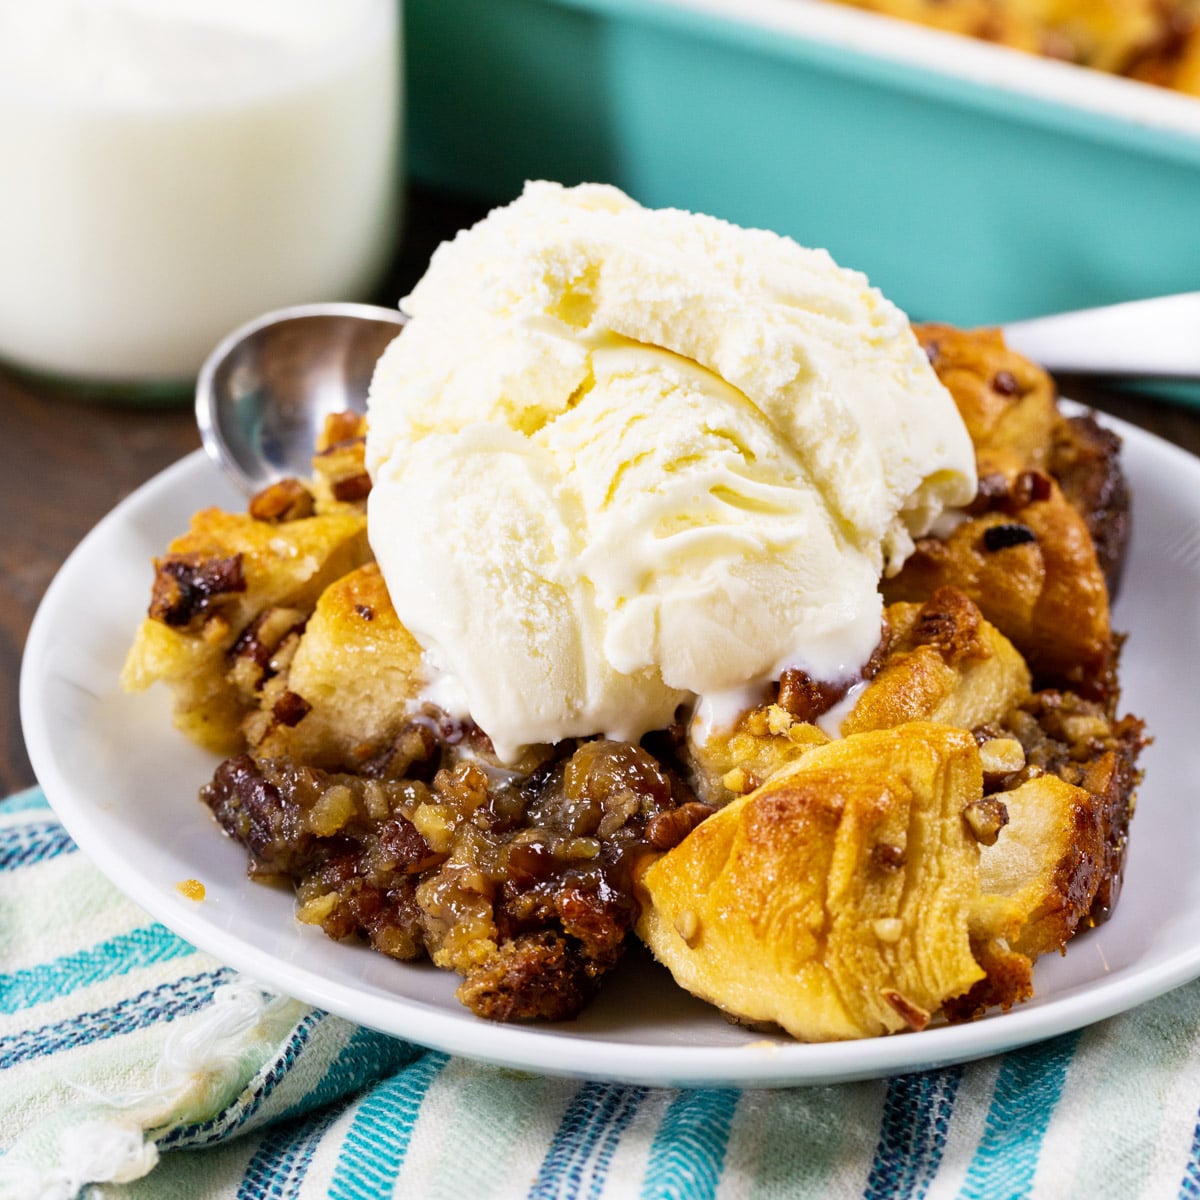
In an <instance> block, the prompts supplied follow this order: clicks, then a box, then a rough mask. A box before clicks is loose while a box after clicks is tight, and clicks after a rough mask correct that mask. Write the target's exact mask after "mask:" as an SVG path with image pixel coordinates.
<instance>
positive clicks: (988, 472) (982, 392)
mask: <svg viewBox="0 0 1200 1200" xmlns="http://www.w3.org/2000/svg"><path fill="white" fill-rule="evenodd" d="M915 328H916V332H917V336H918V338H919V340H920V341H921V343H922V345H923V346H924V347H925V349H926V353H927V354H928V355H929V358H930V362H931V363H932V364H933V367H934V369H935V371H937V373H938V377H939V378H940V379H941V380H942V382H943V383H944V384H945V385H946V387H947V389H948V390H949V391H950V394H951V395H952V396H953V397H954V400H955V403H956V405H957V407H958V409H959V412H960V414H961V415H962V417H963V421H964V423H965V424H966V426H967V429H968V431H969V432H970V434H971V438H972V441H973V442H974V444H975V449H976V462H977V467H978V473H979V489H978V492H977V494H976V497H975V500H974V502H973V504H972V505H971V506H970V507H969V509H968V510H967V514H966V518H967V519H966V520H964V521H963V522H962V523H961V524H959V525H958V526H957V527H956V528H954V529H953V530H952V531H950V532H949V533H948V534H947V535H946V536H944V537H942V538H938V537H929V538H923V539H921V540H920V541H919V542H918V544H917V549H916V552H915V553H914V554H913V555H912V556H911V557H910V559H909V560H908V562H906V563H905V566H904V569H903V570H902V571H901V572H900V574H899V575H898V576H897V577H896V578H894V579H891V580H885V581H884V593H885V595H886V596H887V598H888V599H889V600H921V599H923V598H924V597H926V596H928V595H929V594H930V593H931V592H932V591H933V590H934V589H935V588H936V587H938V586H941V585H943V584H953V585H955V586H957V587H959V588H961V589H962V590H963V591H965V592H966V593H967V594H968V595H969V596H971V598H972V599H973V600H975V601H976V603H978V604H979V606H980V607H981V609H982V610H983V612H984V615H985V616H986V617H987V618H988V620H989V621H991V622H992V623H994V624H995V625H996V626H997V627H998V628H999V629H1000V630H1001V631H1002V632H1003V633H1004V634H1005V635H1006V636H1007V637H1009V638H1010V639H1011V640H1012V642H1013V643H1014V644H1015V645H1016V647H1017V648H1018V649H1019V650H1020V651H1021V653H1022V654H1023V655H1024V657H1025V659H1026V661H1027V662H1028V663H1029V666H1030V669H1031V670H1032V671H1033V674H1034V677H1035V680H1036V681H1037V682H1038V684H1039V685H1040V686H1059V687H1064V688H1067V689H1070V690H1073V691H1075V692H1078V693H1080V694H1081V695H1084V696H1087V697H1088V698H1090V699H1098V700H1102V701H1105V702H1108V703H1110V704H1115V700H1116V651H1117V643H1116V640H1115V639H1114V637H1113V633H1112V629H1111V626H1110V621H1109V600H1110V584H1111V585H1113V586H1115V583H1116V581H1117V579H1118V578H1119V573H1120V564H1121V562H1122V561H1123V559H1124V554H1125V546H1126V542H1127V539H1128V534H1129V502H1130V500H1129V489H1128V487H1127V485H1126V482H1125V479H1124V475H1123V474H1122V472H1121V468H1120V461H1119V450H1120V441H1119V439H1118V438H1117V437H1116V435H1114V434H1112V433H1111V432H1109V431H1106V430H1103V429H1101V427H1100V426H1099V425H1097V423H1096V422H1095V420H1094V418H1091V417H1082V418H1067V417H1064V416H1063V415H1062V414H1061V413H1060V411H1059V409H1058V406H1057V393H1056V388H1055V385H1054V382H1053V380H1052V379H1051V378H1050V376H1049V375H1048V374H1047V373H1046V372H1045V371H1043V370H1042V369H1041V368H1040V367H1038V366H1037V365H1036V364H1034V363H1031V362H1030V361H1029V360H1028V359H1026V358H1024V357H1023V356H1021V355H1019V354H1016V353H1015V352H1013V351H1011V350H1009V349H1008V348H1007V347H1006V346H1005V344H1004V339H1003V336H1002V335H1001V333H1000V331H999V330H994V329H982V330H970V331H965V330H959V329H956V328H953V327H951V326H947V325H938V324H927V325H919V326H916V327H915Z"/></svg>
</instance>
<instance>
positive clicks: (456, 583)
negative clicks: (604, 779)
mask: <svg viewBox="0 0 1200 1200" xmlns="http://www.w3.org/2000/svg"><path fill="white" fill-rule="evenodd" d="M403 307H404V308H405V309H406V311H407V312H408V313H409V315H410V317H411V318H412V319H411V321H410V322H409V324H408V326H407V328H406V329H405V331H404V333H403V335H402V336H401V337H399V338H397V339H396V340H395V341H394V342H393V343H392V344H391V345H390V346H389V348H388V349H387V351H386V352H385V353H384V355H383V357H382V359H381V360H380V362H379V365H378V367H377V370H376V374H375V378H374V381H373V384H372V387H371V395H370V401H369V433H368V438H367V458H368V466H369V469H370V471H371V474H372V477H373V480H374V488H373V490H372V493H371V499H370V511H369V519H368V524H369V530H370V537H371V544H372V547H373V549H374V551H375V554H376V557H377V558H378V560H379V563H380V566H381V568H382V570H383V573H384V578H385V579H386V581H387V585H388V590H389V592H390V594H391V596H392V601H393V603H394V605H395V607H396V611H397V613H398V614H399V616H400V619H401V620H402V621H403V622H404V624H405V625H406V626H407V627H408V628H409V629H410V630H411V631H412V633H413V634H414V636H415V637H416V638H417V640H418V641H419V642H420V643H421V645H422V646H423V647H424V648H425V651H426V656H427V659H428V662H429V668H430V675H431V678H432V679H433V681H434V682H433V683H432V685H431V688H430V692H429V698H430V699H432V700H434V701H435V702H437V703H440V704H441V705H443V706H444V707H446V708H448V709H449V710H450V711H452V712H456V713H458V714H462V715H465V714H469V715H470V716H471V717H472V718H473V719H474V720H475V721H476V723H477V724H479V726H480V727H481V728H482V729H484V730H485V731H486V732H487V733H488V734H489V735H490V737H491V739H492V741H493V744H494V745H495V748H496V751H497V754H498V755H499V756H500V757H501V758H502V759H511V758H513V757H515V756H516V755H517V754H518V753H519V751H520V749H521V747H522V746H524V745H527V744H530V743H535V742H552V741H557V740H559V739H561V738H564V737H569V736H581V735H588V734H596V733H603V734H607V735H608V736H611V737H619V738H626V739H635V738H637V737H639V736H640V735H641V734H643V733H645V732H646V731H647V730H650V729H654V728H659V727H661V726H664V725H666V724H668V723H670V721H671V720H672V718H673V716H674V714H675V712H676V710H677V709H678V707H679V705H680V704H682V703H687V702H690V701H692V700H694V699H695V698H696V697H701V698H703V699H705V700H708V701H710V702H712V703H713V705H715V706H717V707H720V705H721V701H722V700H723V699H724V700H726V701H728V700H729V698H731V697H737V698H741V697H744V696H746V695H747V694H748V691H747V690H748V689H752V688H754V687H757V686H759V685H761V684H763V683H765V682H767V681H769V680H771V679H774V678H777V677H778V675H779V674H780V672H781V671H782V670H783V669H785V668H787V667H791V666H797V667H801V668H803V669H805V670H807V671H808V672H809V673H810V674H812V675H813V676H814V677H816V678H820V679H825V680H836V679H841V678H846V677H848V676H850V675H853V674H856V673H857V672H858V670H859V669H860V668H861V666H862V664H863V663H864V662H865V661H866V659H867V658H868V657H869V655H870V653H871V651H872V650H873V649H874V647H875V644H876V642H877V641H878V638H879V633H880V621H881V615H882V600H881V598H880V595H879V588H878V583H879V578H880V575H881V573H882V572H883V571H884V570H886V569H889V568H893V567H895V566H898V565H899V563H900V562H902V561H903V559H904V557H905V556H906V555H907V554H908V552H909V551H910V550H911V547H912V538H913V537H914V536H920V535H921V534H922V533H925V532H927V531H928V529H929V527H930V526H931V525H932V523H933V521H934V520H935V519H936V518H937V516H938V515H939V514H940V513H941V512H942V511H943V509H944V508H945V507H948V506H955V505H959V504H964V503H966V502H967V501H968V500H970V498H971V497H972V496H973V495H974V491H975V473H974V454H973V450H972V447H971V442H970V439H969V437H968V435H967V433H966V430H965V428H964V427H963V424H962V421H961V420H960V418H959V416H958V413H957V410H956V409H955V407H954V404H953V401H952V400H951V398H950V396H949V395H948V393H947V392H946V391H945V389H944V388H943V387H942V386H941V384H940V383H939V382H938V380H937V377H936V376H935V375H934V373H933V370H932V368H931V367H930V365H929V363H928V361H927V359H926V357H925V355H924V353H923V352H922V351H921V349H920V347H919V345H918V344H917V342H916V339H915V338H914V336H913V334H912V332H911V330H910V328H909V325H908V321H907V319H906V318H905V317H904V315H903V314H902V313H901V312H899V311H898V310H897V309H896V308H895V307H894V306H893V305H891V304H890V303H889V302H888V301H886V300H885V299H884V298H883V297H882V296H881V295H880V294H879V293H878V292H877V291H876V290H874V289H873V288H871V287H870V286H869V285H868V283H867V281H866V279H865V278H864V277H863V276H862V275H860V274H858V273H856V272H853V271H848V270H844V269H842V268H840V267H838V266H837V265H836V264H835V263H834V262H833V260H832V259H831V258H830V257H829V256H828V255H827V254H826V253H825V252H824V251H819V250H808V249H805V248H803V247H801V246H799V245H797V244H796V243H795V242H793V241H791V240H789V239H786V238H781V237H779V236H777V235H775V234H771V233H767V232H764V231H759V230H745V229H739V228H737V227H736V226H733V225H730V224H727V223H725V222H723V221H719V220H716V219H714V218H711V217H704V216H697V215H693V214H691V213H685V212H680V211H675V210H648V209H645V208H642V207H641V206H640V205H638V204H636V203H635V202H634V201H632V200H631V199H629V198H628V197H627V196H625V195H624V194H623V193H621V192H620V191H618V190H616V189H615V188H611V187H606V186H600V185H584V186H581V187H576V188H563V187H560V186H558V185H556V184H550V183H532V184H529V185H528V186H527V187H526V189H525V192H524V193H523V194H522V196H521V197H520V198H519V199H518V200H517V201H516V202H515V203H513V204H511V205H509V206H508V207H507V208H502V209H498V210H497V211H495V212H493V213H492V214H490V215H489V216H488V217H487V218H486V219H485V220H484V221H482V222H481V223H480V224H478V225H476V226H475V227H474V228H473V229H471V230H468V231H466V232H465V233H463V234H460V235H459V236H458V237H457V238H456V239H455V240H454V241H453V242H450V243H448V244H446V245H444V246H442V247H441V248H440V249H439V250H438V251H437V253H436V254H435V255H434V257H433V260H432V262H431V264H430V267H429V270H428V272H427V273H426V275H425V277H424V278H423V279H422V280H421V282H420V283H419V284H418V285H417V287H416V288H415V289H414V291H413V293H412V295H411V296H409V297H408V298H407V299H406V300H405V301H404V302H403ZM739 702H740V700H739Z"/></svg>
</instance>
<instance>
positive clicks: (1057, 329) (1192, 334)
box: [196, 292, 1200, 494]
mask: <svg viewBox="0 0 1200 1200" xmlns="http://www.w3.org/2000/svg"><path fill="white" fill-rule="evenodd" d="M405 321H406V318H405V316H404V314H403V313H401V312H400V311H399V310H398V309H394V308H377V307H375V306H374V305H370V304H304V305H299V306H297V307H294V308H283V309H278V310H276V311H275V312H269V313H266V314H265V315H264V316H261V317H259V318H258V319H257V320H254V321H251V322H250V323H249V324H247V325H243V326H242V327H241V328H240V329H235V330H234V331H233V332H232V333H231V334H229V336H228V337H226V338H225V339H224V340H223V341H222V342H221V343H220V345H218V346H217V347H216V349H215V350H213V352H212V353H211V354H210V355H209V357H208V359H207V361H206V362H205V364H204V366H203V368H202V369H201V371H200V377H199V380H198V381H197V384H196V421H197V423H198V424H199V426H200V436H201V439H202V440H203V442H204V448H205V449H206V450H207V451H208V453H209V455H210V457H211V458H212V459H213V460H214V461H215V462H216V463H217V465H218V466H219V467H220V468H221V469H222V470H223V471H224V472H226V474H228V475H229V476H230V477H231V478H232V479H234V480H235V481H236V482H237V483H238V485H239V486H240V487H242V488H243V489H244V490H245V491H247V492H248V493H251V494H253V493H254V492H256V491H258V490H259V489H260V488H263V487H265V486H266V485H267V484H269V483H271V482H272V481H274V480H276V479H279V478H281V477H283V476H286V475H298V476H305V475H307V474H309V471H310V463H311V460H312V453H313V446H314V445H315V443H316V440H317V434H318V433H319V432H320V430H321V427H322V424H323V423H324V419H325V416H326V415H327V414H328V413H332V412H344V411H346V410H353V411H355V412H362V411H364V410H365V407H366V396H367V388H368V387H369V385H370V382H371V374H372V371H373V370H374V367H375V361H376V359H378V357H379V355H380V354H381V353H382V352H383V349H384V347H385V346H387V344H388V343H389V342H390V341H391V340H392V339H393V338H394V337H395V336H396V335H397V334H398V333H399V332H400V330H401V328H402V327H403V326H404V324H405ZM1002 329H1003V331H1004V335H1005V339H1006V340H1007V342H1008V344H1009V345H1010V346H1011V347H1012V348H1013V349H1014V350H1017V351H1018V352H1020V353H1022V354H1025V355H1027V356H1028V357H1030V358H1032V359H1034V360H1035V361H1036V362H1038V363H1040V364H1041V365H1042V366H1044V367H1046V369H1047V370H1050V371H1060V372H1063V373H1071V374H1092V375H1113V376H1128V377H1142V378H1160V379H1161V378H1172V379H1192V380H1195V379H1200V292H1182V293H1180V294H1178V295H1174V296H1160V297H1157V298H1155V299H1153V300H1136V301H1131V302H1129V303H1127V304H1114V305H1109V306H1107V307H1105V308H1091V309H1083V310H1081V311H1079V312H1070V313H1058V314H1055V315H1052V316H1048V317H1037V318H1035V319H1033V320H1030V321H1018V322H1015V323H1013V324H1010V325H1005V326H1002Z"/></svg>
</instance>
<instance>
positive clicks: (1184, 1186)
mask: <svg viewBox="0 0 1200 1200" xmlns="http://www.w3.org/2000/svg"><path fill="white" fill-rule="evenodd" d="M1198 1197H1200V1116H1198V1117H1197V1119H1196V1127H1195V1129H1193V1130H1192V1153H1191V1157H1190V1158H1189V1159H1188V1164H1187V1166H1186V1167H1185V1168H1184V1171H1183V1179H1182V1180H1181V1181H1180V1184H1179V1200H1197V1198H1198Z"/></svg>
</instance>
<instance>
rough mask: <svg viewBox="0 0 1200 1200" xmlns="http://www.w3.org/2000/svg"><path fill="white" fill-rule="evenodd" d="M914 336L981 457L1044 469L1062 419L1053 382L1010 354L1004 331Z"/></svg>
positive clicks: (941, 330)
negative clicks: (1002, 458)
mask: <svg viewBox="0 0 1200 1200" xmlns="http://www.w3.org/2000/svg"><path fill="white" fill-rule="evenodd" d="M913 332H914V333H915V334H916V335H917V340H918V341H919V342H920V343H921V345H922V346H923V347H924V348H925V353H926V354H927V355H928V356H929V361H930V362H931V363H932V364H933V369H934V371H935V372H936V373H937V376H938V378H939V379H940V380H941V381H942V383H943V384H944V385H945V387H946V390H947V391H948V392H949V393H950V395H951V396H953V397H954V403H955V405H956V406H957V408H958V412H959V415H960V416H961V417H962V419H963V424H965V425H966V427H967V432H968V433H969V434H970V435H971V442H972V443H973V444H974V446H975V454H976V456H977V457H987V456H989V455H993V454H1000V455H1006V456H1010V457H1012V458H1014V459H1015V460H1016V461H1018V462H1020V463H1022V464H1023V465H1024V466H1027V467H1030V468H1034V469H1042V470H1044V469H1045V467H1046V465H1047V461H1048V459H1049V456H1050V453H1051V447H1052V444H1053V438H1054V435H1055V432H1056V430H1057V429H1058V427H1059V425H1060V424H1061V422H1062V419H1063V418H1062V416H1061V415H1060V414H1059V411H1058V404H1057V398H1058V389H1057V388H1056V386H1055V384H1054V380H1053V379H1052V378H1051V377H1050V376H1049V375H1048V374H1047V373H1046V372H1045V371H1044V370H1043V369H1042V368H1041V367H1039V366H1038V365H1037V364H1036V363H1033V362H1030V360H1029V359H1027V358H1025V357H1024V356H1023V355H1021V354H1018V353H1017V352H1016V351H1015V350H1010V349H1009V348H1008V347H1007V346H1006V345H1005V343H1004V335H1003V334H1002V333H1001V332H1000V330H999V329H957V328H955V327H954V326H951V325H939V324H935V323H929V324H924V325H914V326H913Z"/></svg>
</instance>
